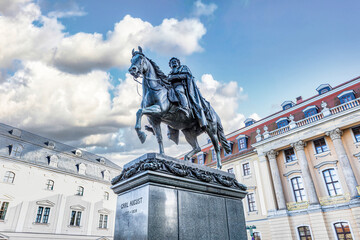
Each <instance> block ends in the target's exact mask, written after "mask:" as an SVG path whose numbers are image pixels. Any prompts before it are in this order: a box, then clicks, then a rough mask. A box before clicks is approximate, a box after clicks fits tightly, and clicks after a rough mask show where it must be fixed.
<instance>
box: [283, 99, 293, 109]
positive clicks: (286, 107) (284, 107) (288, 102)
mask: <svg viewBox="0 0 360 240" xmlns="http://www.w3.org/2000/svg"><path fill="white" fill-rule="evenodd" d="M294 105H295V103H293V102H292V101H285V102H283V103H282V104H281V107H282V109H283V110H287V109H289V108H291V107H292V106H294Z"/></svg>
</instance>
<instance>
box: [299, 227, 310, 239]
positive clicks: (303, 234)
mask: <svg viewBox="0 0 360 240" xmlns="http://www.w3.org/2000/svg"><path fill="white" fill-rule="evenodd" d="M297 230H298V234H299V239H300V240H312V237H311V232H310V228H309V227H308V226H300V227H298V228H297Z"/></svg>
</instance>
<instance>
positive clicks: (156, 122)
mask: <svg viewBox="0 0 360 240" xmlns="http://www.w3.org/2000/svg"><path fill="white" fill-rule="evenodd" d="M149 123H150V124H151V126H152V128H153V130H154V132H155V137H156V140H157V142H158V144H159V153H160V154H164V145H163V140H162V134H161V126H160V123H161V122H160V121H159V120H154V119H153V118H150V117H149Z"/></svg>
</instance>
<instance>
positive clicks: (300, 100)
mask: <svg viewBox="0 0 360 240" xmlns="http://www.w3.org/2000/svg"><path fill="white" fill-rule="evenodd" d="M302 101H303V100H302V97H301V96H299V97H297V98H296V104H299V103H301V102H302Z"/></svg>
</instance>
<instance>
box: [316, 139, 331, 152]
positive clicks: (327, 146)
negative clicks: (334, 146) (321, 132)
mask: <svg viewBox="0 0 360 240" xmlns="http://www.w3.org/2000/svg"><path fill="white" fill-rule="evenodd" d="M321 139H324V142H325V146H326V148H327V150H324V149H323V146H321V149H322V150H321V152H318V150H317V148H316V145H315V141H320V140H321ZM312 144H313V147H314V151H315V154H321V153H325V152H329V151H330V148H329V145H328V143H327V141H326V139H325V137H321V138H317V139H314V140H312Z"/></svg>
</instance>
